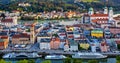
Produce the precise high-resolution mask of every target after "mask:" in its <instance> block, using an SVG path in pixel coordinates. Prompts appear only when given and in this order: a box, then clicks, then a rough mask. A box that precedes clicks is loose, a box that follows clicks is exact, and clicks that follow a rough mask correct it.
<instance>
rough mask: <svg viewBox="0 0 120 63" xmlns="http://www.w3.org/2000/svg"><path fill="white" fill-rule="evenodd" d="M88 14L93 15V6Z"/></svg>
mask: <svg viewBox="0 0 120 63" xmlns="http://www.w3.org/2000/svg"><path fill="white" fill-rule="evenodd" d="M88 14H89V15H93V14H94V10H93V8H92V7H91V8H89V12H88Z"/></svg>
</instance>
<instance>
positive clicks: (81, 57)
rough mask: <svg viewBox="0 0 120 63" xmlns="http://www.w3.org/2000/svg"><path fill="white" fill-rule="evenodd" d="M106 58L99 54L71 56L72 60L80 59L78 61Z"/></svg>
mask: <svg viewBox="0 0 120 63" xmlns="http://www.w3.org/2000/svg"><path fill="white" fill-rule="evenodd" d="M106 57H107V56H105V55H102V54H100V53H76V54H75V55H72V58H80V59H102V58H106Z"/></svg>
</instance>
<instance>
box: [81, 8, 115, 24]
mask: <svg viewBox="0 0 120 63" xmlns="http://www.w3.org/2000/svg"><path fill="white" fill-rule="evenodd" d="M82 22H83V23H88V24H89V23H90V24H98V25H101V24H108V23H113V8H112V7H109V9H108V8H107V7H105V8H104V11H102V12H94V9H93V8H89V11H88V13H86V14H84V16H83V17H82Z"/></svg>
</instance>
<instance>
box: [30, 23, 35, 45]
mask: <svg viewBox="0 0 120 63" xmlns="http://www.w3.org/2000/svg"><path fill="white" fill-rule="evenodd" d="M34 27H35V25H34V24H32V25H31V28H30V42H31V44H33V43H34V41H35V32H34Z"/></svg>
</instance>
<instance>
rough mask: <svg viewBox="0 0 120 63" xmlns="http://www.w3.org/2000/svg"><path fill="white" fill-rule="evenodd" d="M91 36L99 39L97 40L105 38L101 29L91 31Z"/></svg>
mask: <svg viewBox="0 0 120 63" xmlns="http://www.w3.org/2000/svg"><path fill="white" fill-rule="evenodd" d="M91 36H92V37H97V38H100V37H101V38H102V37H103V30H101V29H94V30H92V31H91Z"/></svg>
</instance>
